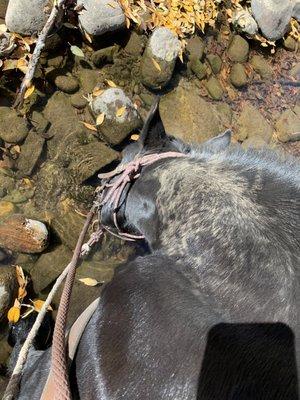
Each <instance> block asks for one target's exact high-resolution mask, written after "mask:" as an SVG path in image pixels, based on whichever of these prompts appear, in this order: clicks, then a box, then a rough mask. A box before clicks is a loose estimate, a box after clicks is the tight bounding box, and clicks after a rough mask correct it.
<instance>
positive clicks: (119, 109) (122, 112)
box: [116, 106, 126, 117]
mask: <svg viewBox="0 0 300 400" xmlns="http://www.w3.org/2000/svg"><path fill="white" fill-rule="evenodd" d="M125 110H126V106H122V107H120V108H118V109H117V112H116V116H117V117H122V115H123V114H124V112H125Z"/></svg>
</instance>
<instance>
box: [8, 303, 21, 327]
mask: <svg viewBox="0 0 300 400" xmlns="http://www.w3.org/2000/svg"><path fill="white" fill-rule="evenodd" d="M20 314H21V312H20V308H19V307H15V306H13V307H11V308H10V309H9V310H8V313H7V319H8V321H9V322H12V323H14V324H15V323H16V322H18V321H19V319H20Z"/></svg>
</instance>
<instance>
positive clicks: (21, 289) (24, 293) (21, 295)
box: [18, 286, 27, 300]
mask: <svg viewBox="0 0 300 400" xmlns="http://www.w3.org/2000/svg"><path fill="white" fill-rule="evenodd" d="M26 296H27V291H26V289H25V286H22V287H21V286H20V287H19V289H18V299H19V300H22V299H24V297H26Z"/></svg>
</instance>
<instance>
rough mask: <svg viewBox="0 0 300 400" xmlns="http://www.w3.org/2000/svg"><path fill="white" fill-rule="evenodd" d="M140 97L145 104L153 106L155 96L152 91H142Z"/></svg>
mask: <svg viewBox="0 0 300 400" xmlns="http://www.w3.org/2000/svg"><path fill="white" fill-rule="evenodd" d="M140 98H141V99H142V100H143V102H144V104H146V105H147V106H148V107H151V105H152V104H153V102H154V99H155V96H154V95H153V94H152V93H146V92H142V93H141V94H140Z"/></svg>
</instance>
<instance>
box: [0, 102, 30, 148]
mask: <svg viewBox="0 0 300 400" xmlns="http://www.w3.org/2000/svg"><path fill="white" fill-rule="evenodd" d="M27 134H28V126H27V122H26V120H25V119H24V118H22V117H20V116H19V115H18V114H17V112H16V111H15V110H13V109H11V108H9V107H0V139H3V140H4V141H5V142H7V143H20V142H22V140H24V139H25V138H26V136H27Z"/></svg>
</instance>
